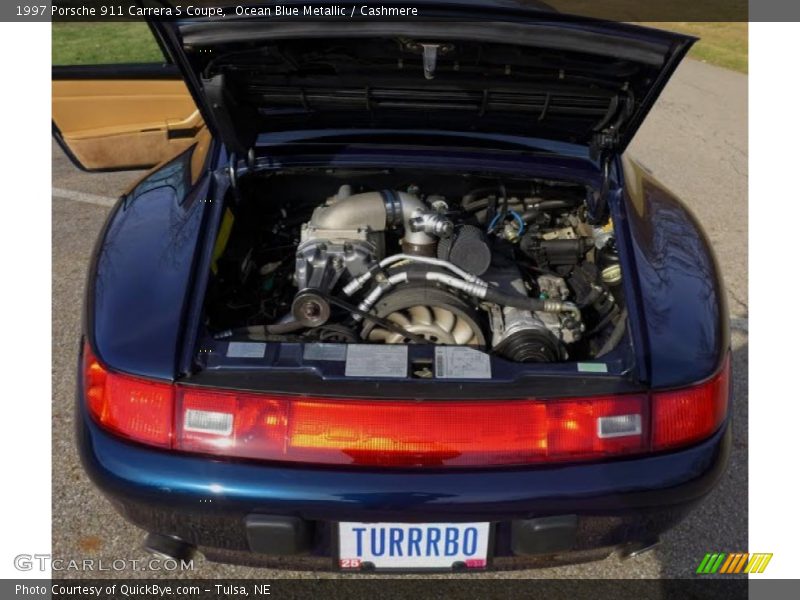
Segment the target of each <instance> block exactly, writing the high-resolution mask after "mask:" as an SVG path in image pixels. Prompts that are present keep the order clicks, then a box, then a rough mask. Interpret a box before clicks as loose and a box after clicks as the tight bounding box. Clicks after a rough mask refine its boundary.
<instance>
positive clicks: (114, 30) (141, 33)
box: [52, 22, 169, 66]
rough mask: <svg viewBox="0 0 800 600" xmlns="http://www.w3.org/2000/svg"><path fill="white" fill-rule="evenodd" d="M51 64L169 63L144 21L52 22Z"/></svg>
mask: <svg viewBox="0 0 800 600" xmlns="http://www.w3.org/2000/svg"><path fill="white" fill-rule="evenodd" d="M52 38H53V46H52V48H53V65H56V66H89V65H115V64H119V65H122V64H164V63H166V62H169V61H168V60H167V58H166V57H165V55H164V52H163V51H162V50H161V47H160V46H159V45H158V42H157V41H156V39H155V37H154V36H153V32H152V31H151V30H150V27H149V26H148V25H147V23H145V22H114V23H93V22H82V23H53V34H52Z"/></svg>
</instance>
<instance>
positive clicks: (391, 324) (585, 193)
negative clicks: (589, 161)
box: [210, 182, 625, 362]
mask: <svg viewBox="0 0 800 600" xmlns="http://www.w3.org/2000/svg"><path fill="white" fill-rule="evenodd" d="M360 187H361V188H362V189H356V186H354V185H351V184H349V183H344V184H341V185H339V187H338V189H337V190H335V193H333V194H332V195H330V196H329V197H328V198H327V199H324V200H322V201H318V202H316V203H312V206H311V207H310V215H308V212H306V213H305V214H306V215H308V216H306V217H304V218H302V220H301V219H300V218H298V217H297V216H296V215H291V218H290V213H289V211H287V210H286V209H285V208H283V209H281V211H280V212H278V213H277V214H276V215H274V216H273V217H272V218H273V226H272V228H271V231H270V235H269V236H266V235H264V236H261V239H258V240H257V243H253V244H252V245H251V246H250V247H249V248H247V249H246V250H245V249H244V247H242V245H241V244H240V245H239V251H240V255H238V256H237V255H234V257H233V261H234V265H235V269H234V268H233V267H231V266H229V267H228V269H227V271H226V272H222V271H221V273H220V277H221V278H222V279H223V280H224V279H225V278H226V277H227V279H229V280H230V279H231V278H232V277H235V278H236V279H237V286H235V287H236V289H238V290H239V292H238V293H235V294H234V293H233V292H231V288H230V287H228V288H226V289H227V291H226V292H218V294H217V296H218V301H219V302H218V304H220V305H222V306H224V307H225V308H223V309H220V310H219V311H218V314H216V315H212V321H213V323H211V324H210V325H212V326H213V325H216V327H215V329H216V335H217V337H227V336H243V335H244V336H246V337H248V338H249V339H263V340H271V341H281V340H284V341H289V340H300V341H320V342H338V343H347V344H357V343H371V344H409V343H426V344H447V345H466V346H472V347H475V348H477V349H481V350H484V351H488V352H492V353H493V354H496V355H498V356H500V357H502V358H504V359H506V360H509V361H512V362H556V361H564V360H575V359H580V358H591V357H597V356H601V355H602V354H604V353H607V352H608V351H609V350H610V348H611V347H613V343H612V342H613V341H614V338H615V337H616V338H618V337H619V335H618V333H616V331H617V330H618V329H619V327H618V325H619V323H620V321H623V326H624V318H625V311H624V309H623V308H622V306H621V305H622V302H623V299H622V296H621V293H620V290H619V287H620V285H619V284H620V282H621V270H620V266H619V257H618V255H617V251H616V245H615V238H614V232H613V228H612V226H611V224H610V222H607V223H604V224H597V223H595V224H590V222H589V219H588V216H587V205H588V204H587V197H591V194H592V193H593V192H592V190H591V189H588V188H586V187H583V186H577V185H572V184H559V183H553V182H531V183H529V184H526V185H525V186H523V187H522V188H521V189H516V188H515V189H509V190H507V189H506V188H505V186H504V185H503V184H502V183H497V184H493V185H488V186H485V187H482V188H478V189H473V190H469V191H468V192H467V193H465V194H463V195H461V196H460V197H455V198H453V197H448V196H445V195H442V194H439V193H426V192H425V191H424V190H423V189H420V187H418V186H416V185H408V186H405V187H404V188H402V189H395V188H387V189H363V187H364V186H360ZM295 212H298V213H302V211H300V210H299V209H296V208H295ZM226 254H228V255H230V254H231V253H230V252H227V253H226ZM228 258H229V262H230V256H229V257H228ZM221 264H222V263H221ZM243 289H246V290H247V293H243V292H242V290H243ZM234 295H235V298H234V297H233V296H234ZM245 298H249V299H250V300H249V301H248V300H245ZM243 314H244V322H245V323H244V324H243V323H242V315H243ZM234 315H235V316H234Z"/></svg>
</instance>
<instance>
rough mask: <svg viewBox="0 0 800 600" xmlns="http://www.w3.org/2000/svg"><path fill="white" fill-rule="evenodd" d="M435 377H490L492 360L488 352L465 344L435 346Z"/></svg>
mask: <svg viewBox="0 0 800 600" xmlns="http://www.w3.org/2000/svg"><path fill="white" fill-rule="evenodd" d="M436 377H437V379H438V378H442V379H491V378H492V361H491V359H490V358H489V355H488V354H485V353H483V352H479V351H478V350H475V349H473V348H467V347H466V346H437V347H436Z"/></svg>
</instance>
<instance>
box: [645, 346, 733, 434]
mask: <svg viewBox="0 0 800 600" xmlns="http://www.w3.org/2000/svg"><path fill="white" fill-rule="evenodd" d="M729 393H730V356H728V357H727V358H726V359H725V363H724V365H723V367H722V369H721V370H720V372H719V373H717V375H715V376H714V377H712V378H711V379H709V380H707V381H705V382H703V383H700V384H698V385H694V386H691V387H687V388H683V389H679V390H672V391H666V392H654V393H653V394H652V405H653V450H665V449H668V448H675V447H678V446H686V445H688V444H691V443H694V442H697V441H700V440H702V439H704V438H707V437H708V436H710V435H711V434H712V433H714V432H715V431H716V430H717V429H718V428H719V426H720V425H721V424H722V422H723V421H724V420H725V416H726V415H727V414H728V396H729Z"/></svg>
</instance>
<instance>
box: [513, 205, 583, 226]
mask: <svg viewBox="0 0 800 600" xmlns="http://www.w3.org/2000/svg"><path fill="white" fill-rule="evenodd" d="M576 204H577V203H576V202H570V201H569V200H542V201H541V202H537V203H536V205H534V207H533V208H531V209H529V210H526V211H525V212H524V213H522V215H521V216H522V220H523V221H525V222H526V223H527V222H528V221H530V220H531V219H534V218H536V215H538V214H539V213H540V212H541V211H543V210H553V209H554V208H572V207H573V206H575V205H576Z"/></svg>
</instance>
